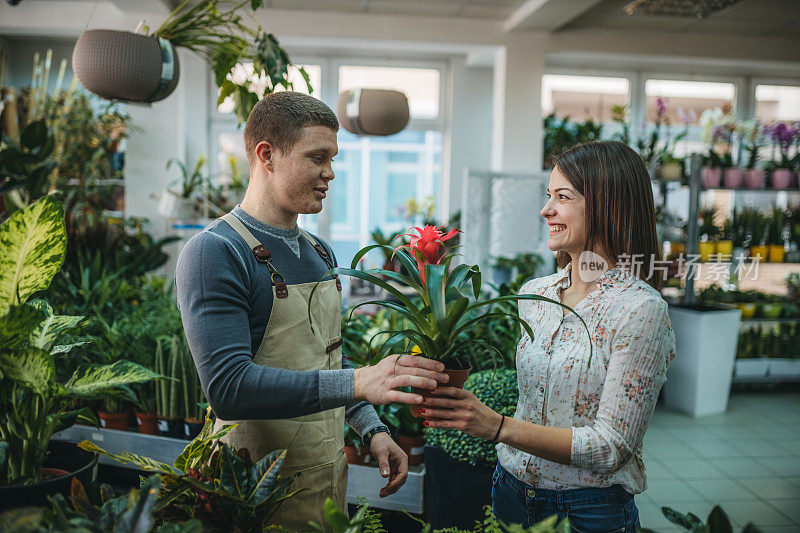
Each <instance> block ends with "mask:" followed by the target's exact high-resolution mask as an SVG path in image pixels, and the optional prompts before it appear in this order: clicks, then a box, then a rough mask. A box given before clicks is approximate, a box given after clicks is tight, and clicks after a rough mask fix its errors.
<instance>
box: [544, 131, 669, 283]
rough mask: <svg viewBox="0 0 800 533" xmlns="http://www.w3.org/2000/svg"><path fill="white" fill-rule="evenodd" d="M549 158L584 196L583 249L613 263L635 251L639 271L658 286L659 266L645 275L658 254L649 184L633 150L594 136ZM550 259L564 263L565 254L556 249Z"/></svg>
mask: <svg viewBox="0 0 800 533" xmlns="http://www.w3.org/2000/svg"><path fill="white" fill-rule="evenodd" d="M552 163H553V164H554V166H555V167H556V168H557V169H558V170H559V172H561V174H563V175H564V177H565V178H566V179H567V181H569V182H570V184H572V186H573V187H575V189H576V190H577V192H578V193H579V194H581V195H582V196H583V197H584V198H585V201H586V243H585V246H584V249H585V250H593V251H596V252H598V253H600V254H603V255H606V256H607V257H608V258H609V259H611V260H612V261H614V262H615V263H616V262H618V258H619V257H621V256H626V257H627V258H628V261H631V258H633V257H635V258H636V263H637V264H640V267H639V271H638V273H637V274H638V275H639V277H640V278H641V279H643V280H644V281H646V282H647V283H649V284H650V285H651V286H652V287H653V288H655V289H657V290H658V289H660V287H661V282H662V279H661V278H662V275H661V272H660V271H658V270H657V269H656V270H652V275H650V274H651V266H653V262H654V261H658V260H660V259H661V249H660V245H659V242H658V237H657V236H656V214H655V205H654V202H653V189H652V187H651V185H650V176H649V174H648V173H647V168H646V167H645V166H644V162H643V161H642V158H641V157H640V156H639V154H637V153H636V152H634V151H633V150H632V149H631V148H630V147H629V146H628V145H626V144H624V143H621V142H619V141H595V142H589V143H584V144H579V145H577V146H575V147H573V148H570V149H569V150H567V151H565V152H563V153H561V154H558V155H556V156H555V157H554V158H553V160H552ZM639 258H641V262H640V259H639ZM556 260H557V261H558V266H559V268H564V267H565V266H566V265H567V263H569V260H570V258H569V255H568V254H567V253H566V252H558V254H556Z"/></svg>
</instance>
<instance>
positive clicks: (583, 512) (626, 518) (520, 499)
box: [492, 464, 641, 533]
mask: <svg viewBox="0 0 800 533" xmlns="http://www.w3.org/2000/svg"><path fill="white" fill-rule="evenodd" d="M492 509H493V510H494V514H495V515H496V516H497V518H499V519H500V520H502V521H503V522H506V523H518V524H522V525H523V526H524V527H531V526H532V525H533V524H535V523H536V522H539V521H541V520H544V519H545V518H547V517H548V516H551V515H554V514H557V515H558V519H559V521H560V520H562V519H563V518H568V519H569V522H570V526H571V529H572V531H573V532H575V533H618V532H619V533H621V532H626V531H627V532H631V533H633V532H635V531H636V528H638V527H641V524H640V523H639V510H638V509H637V508H636V504H635V503H634V501H633V494H630V493H629V492H628V491H626V490H625V489H624V488H622V485H613V486H611V487H602V488H599V487H598V488H585V489H572V490H544V489H537V488H536V487H532V486H531V485H528V484H526V483H523V482H522V481H520V480H518V479H517V478H515V477H514V476H512V475H511V474H509V473H508V472H507V471H506V470H505V469H504V468H503V467H502V466H500V465H499V464H498V465H497V468H496V469H495V471H494V475H493V476H492Z"/></svg>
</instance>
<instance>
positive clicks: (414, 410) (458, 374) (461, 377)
mask: <svg viewBox="0 0 800 533" xmlns="http://www.w3.org/2000/svg"><path fill="white" fill-rule="evenodd" d="M470 372H472V367H471V366H470V367H469V368H467V369H460V368H445V369H444V373H445V374H447V375H448V376H450V380H449V381H448V382H447V383H445V384H444V386H445V387H455V388H457V389H463V388H464V383H466V382H467V378H468V377H469V373H470ZM411 392H414V393H416V394H421V395H422V396H423V397H425V398H430V397H431V396H441V395H440V394H436V393H434V392H431V391H429V390H427V389H417V388H413V387H412V388H411ZM445 397H446V396H445ZM424 408H425V404H422V405H412V406H411V414H412V415H414V416H416V417H417V418H425V417H424V416H421V415H420V412H419V410H420V409H424Z"/></svg>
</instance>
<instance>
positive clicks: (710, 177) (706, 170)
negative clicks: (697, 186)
mask: <svg viewBox="0 0 800 533" xmlns="http://www.w3.org/2000/svg"><path fill="white" fill-rule="evenodd" d="M700 178H701V181H702V183H703V187H705V188H706V189H716V188H717V187H719V185H720V183H722V168H721V167H703V169H702V171H701V174H700Z"/></svg>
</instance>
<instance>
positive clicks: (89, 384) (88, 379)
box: [64, 359, 163, 399]
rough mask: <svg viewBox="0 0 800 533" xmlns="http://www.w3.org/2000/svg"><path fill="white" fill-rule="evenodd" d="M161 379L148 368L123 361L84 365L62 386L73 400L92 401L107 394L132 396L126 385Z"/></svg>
mask: <svg viewBox="0 0 800 533" xmlns="http://www.w3.org/2000/svg"><path fill="white" fill-rule="evenodd" d="M161 377H163V376H161V375H160V374H157V373H155V372H153V371H152V370H150V369H149V368H145V367H143V366H141V365H137V364H136V363H132V362H130V361H126V360H124V359H123V360H121V361H117V362H116V363H113V364H110V365H86V366H83V367H81V368H79V369H78V370H76V371H75V373H74V374H72V377H71V378H70V380H69V381H68V382H67V384H66V385H65V386H64V391H65V393H66V394H69V395H70V396H72V397H74V398H81V399H92V398H95V397H101V396H104V395H107V394H120V395H122V396H125V397H127V396H129V394H132V392H130V388H129V387H128V385H133V384H135V383H146V382H148V381H152V380H154V379H158V378H161ZM134 399H135V395H134Z"/></svg>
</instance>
